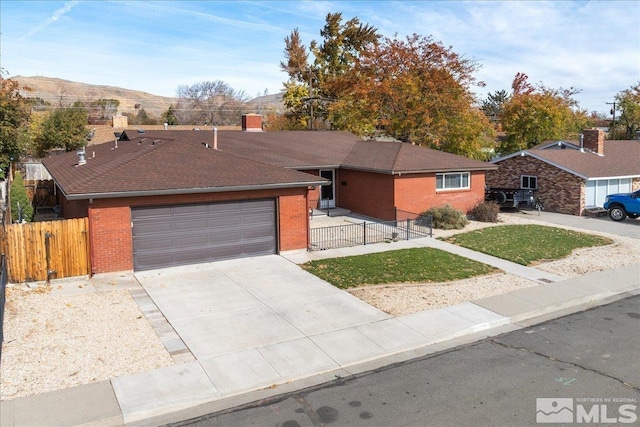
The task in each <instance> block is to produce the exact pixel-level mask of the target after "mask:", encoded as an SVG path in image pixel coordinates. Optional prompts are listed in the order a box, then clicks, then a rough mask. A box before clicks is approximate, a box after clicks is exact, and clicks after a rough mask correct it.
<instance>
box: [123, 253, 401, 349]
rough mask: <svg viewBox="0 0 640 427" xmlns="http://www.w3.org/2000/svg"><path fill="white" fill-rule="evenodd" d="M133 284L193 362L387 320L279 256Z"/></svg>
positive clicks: (151, 274) (152, 274) (150, 276)
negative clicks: (146, 295) (170, 326)
mask: <svg viewBox="0 0 640 427" xmlns="http://www.w3.org/2000/svg"><path fill="white" fill-rule="evenodd" d="M135 276H136V278H137V279H138V280H139V281H140V283H141V284H142V286H143V287H144V288H145V290H146V291H147V293H148V294H149V296H150V297H151V299H153V301H154V303H155V304H156V305H157V307H158V308H159V309H160V311H161V312H162V313H163V314H164V316H165V317H166V319H167V320H168V321H169V323H171V325H172V326H173V328H174V329H175V331H176V332H177V333H178V335H180V337H181V338H182V340H183V341H184V343H185V344H186V345H187V347H188V348H189V349H190V350H191V352H192V353H193V354H194V356H195V357H196V358H197V359H198V360H200V361H202V360H203V359H207V358H211V357H218V356H224V355H229V354H232V353H237V354H238V353H239V352H244V351H247V350H251V349H256V348H263V347H264V351H265V352H266V351H268V350H269V348H271V347H272V346H273V345H276V344H280V343H286V342H289V343H295V342H300V340H303V339H305V338H308V337H312V336H315V335H320V334H324V333H327V332H331V331H336V330H341V329H345V328H352V327H356V326H359V325H364V324H367V323H371V322H375V321H378V320H383V319H388V318H390V316H389V315H387V314H385V313H384V312H382V311H380V310H378V309H376V308H374V307H372V306H370V305H368V304H366V303H364V302H362V301H360V300H359V299H357V298H355V297H353V296H352V295H350V294H349V293H347V292H344V291H341V290H339V289H337V288H335V287H334V286H332V285H330V284H328V283H327V282H325V281H323V280H321V279H319V278H317V277H315V276H313V275H312V274H310V273H307V272H306V271H304V270H302V269H301V268H300V267H298V266H297V265H295V264H293V263H292V262H290V261H288V260H286V259H284V258H282V257H280V256H278V255H268V256H261V257H255V258H244V259H237V260H229V261H219V262H214V263H206V264H197V265H190V266H183V267H173V268H166V269H158V270H150V271H143V272H139V273H136V274H135ZM301 345H303V346H308V345H309V342H305V343H304V344H301ZM221 360H223V359H222V358H221Z"/></svg>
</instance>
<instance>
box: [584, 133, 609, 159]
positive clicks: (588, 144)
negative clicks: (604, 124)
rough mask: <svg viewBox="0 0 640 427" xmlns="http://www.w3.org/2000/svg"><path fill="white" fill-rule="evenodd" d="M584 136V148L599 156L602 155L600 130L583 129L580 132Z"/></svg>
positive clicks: (602, 140)
mask: <svg viewBox="0 0 640 427" xmlns="http://www.w3.org/2000/svg"><path fill="white" fill-rule="evenodd" d="M582 135H584V148H587V149H589V150H591V151H593V152H595V153H598V154H600V155H603V154H604V132H603V131H601V130H600V129H585V130H583V131H582Z"/></svg>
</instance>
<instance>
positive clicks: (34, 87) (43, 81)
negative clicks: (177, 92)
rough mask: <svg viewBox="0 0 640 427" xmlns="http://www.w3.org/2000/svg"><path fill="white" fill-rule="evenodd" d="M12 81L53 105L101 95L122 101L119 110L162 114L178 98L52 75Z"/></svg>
mask: <svg viewBox="0 0 640 427" xmlns="http://www.w3.org/2000/svg"><path fill="white" fill-rule="evenodd" d="M11 79H12V80H15V81H17V82H18V83H20V85H21V86H26V87H28V88H30V89H31V90H29V91H27V90H22V91H21V94H22V96H24V97H29V98H41V99H43V100H45V101H47V102H50V103H51V105H53V106H55V107H58V106H60V103H61V101H62V104H63V105H72V104H73V103H74V102H76V101H92V100H98V99H102V98H106V99H117V100H118V101H120V106H119V108H118V112H120V113H130V112H134V111H135V107H136V105H138V107H139V108H140V107H142V108H144V109H145V111H147V113H149V114H151V115H154V116H160V115H161V114H162V113H164V112H165V111H167V109H168V108H169V106H170V105H171V104H174V105H175V104H176V102H177V98H170V97H166V96H158V95H152V94H150V93H147V92H141V91H138V90H132V89H123V88H120V87H116V86H106V85H92V84H88V83H79V82H72V81H69V80H63V79H57V78H53V77H41V76H37V77H23V76H15V77H11Z"/></svg>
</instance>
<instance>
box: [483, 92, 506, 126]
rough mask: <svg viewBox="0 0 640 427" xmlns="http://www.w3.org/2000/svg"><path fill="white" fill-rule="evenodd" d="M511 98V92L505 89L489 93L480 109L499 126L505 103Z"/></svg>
mask: <svg viewBox="0 0 640 427" xmlns="http://www.w3.org/2000/svg"><path fill="white" fill-rule="evenodd" d="M509 98H510V95H509V92H507V91H506V90H504V89H502V90H497V91H495V92H493V93H489V94H488V95H487V98H486V99H484V100H482V105H481V107H480V109H481V110H482V112H483V113H484V114H485V115H486V116H487V117H488V118H489V120H491V122H492V123H494V124H495V125H496V126H498V125H499V124H500V122H501V120H502V112H503V111H504V105H505V104H506V103H507V102H509Z"/></svg>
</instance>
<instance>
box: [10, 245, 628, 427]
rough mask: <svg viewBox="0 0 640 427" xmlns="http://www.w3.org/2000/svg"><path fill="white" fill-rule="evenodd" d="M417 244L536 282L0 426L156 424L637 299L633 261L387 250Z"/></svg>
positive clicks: (21, 404)
mask: <svg viewBox="0 0 640 427" xmlns="http://www.w3.org/2000/svg"><path fill="white" fill-rule="evenodd" d="M419 246H430V247H437V248H439V249H443V250H447V251H449V252H454V253H458V254H460V255H462V256H465V257H468V258H472V259H475V260H478V261H480V262H484V263H487V264H490V265H494V266H496V267H498V268H501V269H503V270H504V271H508V272H509V273H512V274H516V275H519V276H522V277H526V278H528V279H530V280H535V281H537V282H540V283H542V284H541V285H540V286H536V287H532V288H527V289H522V290H519V291H516V292H512V293H509V294H504V295H498V296H493V297H490V298H485V299H481V300H477V301H473V302H466V303H463V304H458V305H454V306H449V307H445V308H441V309H437V310H428V311H423V312H420V313H415V314H411V315H407V316H401V317H396V318H385V319H380V320H372V321H371V322H369V323H366V324H361V325H358V326H354V327H349V328H345V329H340V330H333V331H329V332H325V333H321V334H315V335H314V334H307V335H306V336H305V337H304V338H303V339H300V340H294V341H291V342H287V343H282V344H283V345H286V346H287V348H286V349H284V350H286V351H283V349H282V348H278V349H276V348H275V347H276V346H274V345H271V346H264V347H261V348H259V349H258V350H259V351H260V352H261V353H262V354H271V355H272V356H274V358H272V359H270V360H272V362H270V363H271V366H265V365H260V364H256V362H255V359H252V358H251V357H250V354H249V353H248V352H242V353H237V354H233V355H229V357H227V358H226V359H217V360H216V363H218V364H220V366H218V367H219V368H221V369H220V372H223V373H226V375H224V376H218V377H212V376H211V375H208V374H207V372H210V369H209V368H211V367H210V366H205V364H206V363H211V361H208V362H207V361H203V360H194V361H189V362H186V363H180V364H176V365H173V366H170V367H167V368H162V369H157V370H154V371H149V372H143V373H140V374H135V375H129V376H124V377H118V378H112V379H111V380H110V381H102V382H99V383H92V384H87V385H82V386H78V387H73V388H68V389H63V390H58V391H54V392H51V393H44V394H40V395H35V396H30V397H25V398H19V399H13V400H8V401H3V402H1V403H0V424H1V425H2V426H3V427H4V426H14V425H15V426H29V425H38V426H43V425H55V426H66V425H83V424H90V425H103V426H109V425H159V424H163V423H168V422H173V421H178V420H181V419H186V418H191V417H195V416H198V415H203V414H206V413H210V412H214V411H218V410H222V409H226V408H231V407H235V406H238V405H241V404H245V403H248V402H252V401H255V400H259V399H263V398H266V397H270V396H275V395H278V394H281V393H286V392H289V391H294V390H298V389H301V388H305V387H309V386H312V385H317V384H321V383H324V382H327V381H331V380H334V379H335V378H341V377H347V376H350V375H353V374H357V373H360V372H364V371H367V370H371V369H375V368H378V367H382V366H386V365H389V364H392V363H396V362H399V361H404V360H409V359H412V358H415V357H420V356H423V355H426V354H431V353H434V352H438V351H442V350H445V349H447V348H452V347H455V346H457V345H460V344H462V343H466V342H473V341H475V340H479V339H483V338H486V337H488V336H494V335H499V334H501V333H505V332H509V331H513V330H516V329H519V328H522V327H526V326H527V325H529V324H532V323H534V322H536V321H542V320H546V318H552V317H554V316H560V315H564V314H568V313H569V312H573V311H580V310H583V309H586V308H589V307H593V306H596V305H601V304H604V303H606V302H610V301H613V300H616V299H622V298H625V297H627V296H631V295H637V294H640V264H634V265H631V266H627V267H623V268H618V269H615V270H609V271H604V272H599V273H593V274H589V275H585V276H581V277H576V278H571V279H565V280H563V279H562V278H560V277H558V276H555V275H551V274H549V273H545V272H542V271H540V270H536V269H535V268H530V267H523V266H520V265H517V264H513V263H510V262H507V261H504V260H501V259H498V258H494V257H489V256H487V255H484V254H479V253H476V252H473V251H469V250H466V249H463V248H459V247H457V246H455V245H450V244H447V243H445V242H442V241H439V240H437V239H432V238H424V239H417V240H413V241H406V242H397V243H394V245H393V249H401V248H404V247H419ZM389 249H391V248H390V246H389V244H386V243H382V244H378V245H368V246H358V247H354V248H345V249H335V250H328V251H321V252H296V253H289V254H284V256H285V257H286V258H287V259H289V260H290V261H292V262H295V263H300V262H305V261H306V260H310V259H320V258H328V257H336V256H347V255H357V254H361V253H370V252H379V251H383V250H389ZM541 319H542V320H541ZM276 350H277V351H276ZM283 355H284V356H283ZM285 356H286V357H285ZM267 370H277V371H278V372H280V373H286V378H285V377H282V376H279V377H273V378H274V380H273V382H265V377H264V375H265V371H267ZM275 378H278V379H277V380H275Z"/></svg>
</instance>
